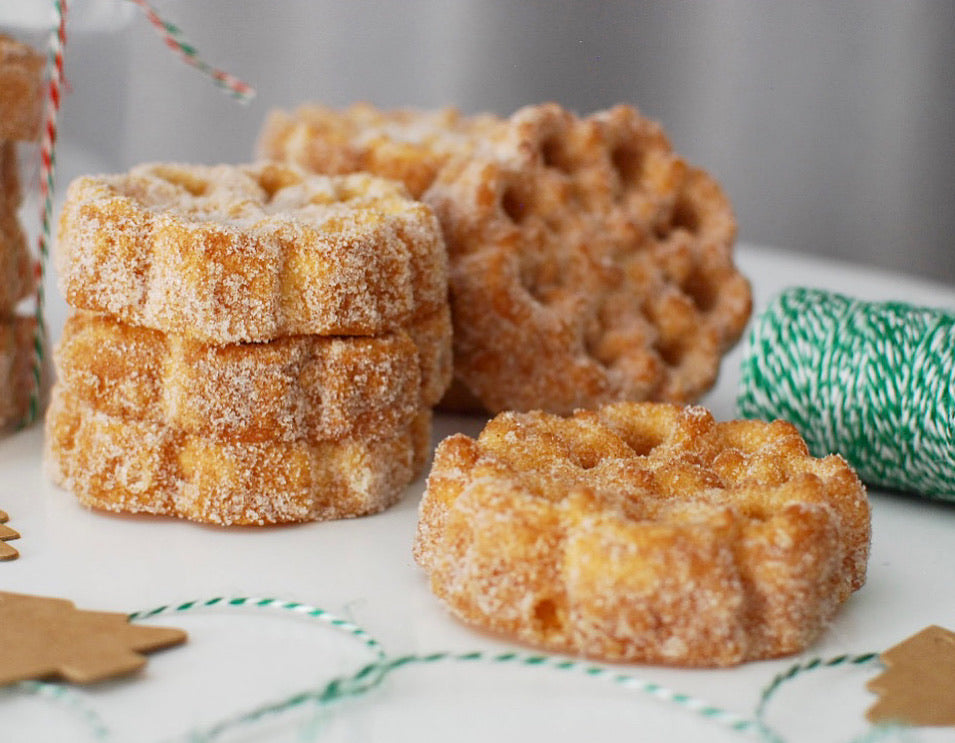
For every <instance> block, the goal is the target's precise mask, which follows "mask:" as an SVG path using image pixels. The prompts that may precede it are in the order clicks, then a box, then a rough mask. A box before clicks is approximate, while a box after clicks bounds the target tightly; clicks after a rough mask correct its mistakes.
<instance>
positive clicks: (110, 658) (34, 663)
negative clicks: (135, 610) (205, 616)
mask: <svg viewBox="0 0 955 743" xmlns="http://www.w3.org/2000/svg"><path fill="white" fill-rule="evenodd" d="M185 639H186V633H185V632H183V631H182V630H178V629H169V628H164V627H149V626H145V625H134V624H130V623H129V620H128V618H127V616H126V615H125V614H119V613H113V612H100V611H85V610H82V609H77V608H76V607H75V606H74V605H73V602H71V601H66V600H65V599H55V598H46V597H42V596H27V595H24V594H18V593H7V592H5V591H0V685H3V684H7V683H10V682H11V681H23V680H26V679H42V678H49V677H52V676H58V677H60V678H63V679H65V680H67V681H74V682H77V683H90V682H94V681H102V680H104V679H107V678H112V677H114V676H119V675H122V674H127V673H131V672H132V671H135V670H137V669H138V668H141V667H142V666H143V665H144V664H145V663H146V658H145V657H144V656H143V655H142V654H141V653H143V652H149V651H152V650H159V649H160V648H165V647H169V646H171V645H177V644H179V643H181V642H184V641H185Z"/></svg>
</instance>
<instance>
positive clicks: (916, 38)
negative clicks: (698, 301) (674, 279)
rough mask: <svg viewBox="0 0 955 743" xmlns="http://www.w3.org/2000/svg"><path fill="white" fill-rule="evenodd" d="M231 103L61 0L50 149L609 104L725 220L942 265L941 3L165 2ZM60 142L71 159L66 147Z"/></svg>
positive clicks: (111, 149) (221, 153) (951, 26)
mask: <svg viewBox="0 0 955 743" xmlns="http://www.w3.org/2000/svg"><path fill="white" fill-rule="evenodd" d="M4 1H6V0H4ZM155 6H156V7H157V8H158V9H159V10H160V12H161V13H162V14H163V15H165V16H166V17H167V18H168V19H169V20H172V21H174V22H176V23H177V24H178V25H179V26H180V27H181V28H182V29H183V31H184V33H185V34H186V36H187V37H188V38H189V39H190V40H191V41H192V42H193V43H194V44H195V46H196V47H197V48H198V49H199V50H200V51H201V53H202V55H203V56H204V57H205V58H206V59H207V60H208V61H209V62H211V63H213V64H215V65H218V66H221V67H223V68H225V69H228V70H229V71H230V72H233V73H235V74H236V75H238V76H240V77H242V78H244V79H246V80H248V81H249V82H250V83H252V84H254V85H255V86H256V88H257V89H258V97H257V98H256V100H255V101H254V102H253V103H252V104H251V105H250V106H247V107H246V106H241V105H238V104H236V103H235V102H234V101H232V100H230V99H229V98H227V97H226V96H224V95H222V94H221V93H219V92H218V91H217V90H216V89H214V88H213V87H212V86H211V85H210V84H209V83H208V81H207V80H206V79H205V78H204V77H203V76H202V75H200V74H199V73H198V72H196V71H195V70H194V69H192V68H190V67H188V66H186V65H184V64H182V63H181V62H180V61H178V60H177V59H176V58H175V57H174V55H173V54H171V53H170V52H169V51H168V50H167V49H166V48H165V46H164V45H163V44H162V42H161V41H160V40H159V37H158V36H157V35H156V34H155V33H154V32H153V30H152V28H151V27H150V26H149V25H148V23H147V21H146V19H145V18H144V17H143V16H142V14H141V13H140V12H139V11H138V10H136V9H135V8H134V7H133V6H131V5H129V4H127V3H125V2H122V0H76V1H75V2H74V3H73V4H72V8H73V10H72V17H71V28H72V29H73V31H72V36H71V39H70V46H68V49H67V62H66V64H67V75H68V78H69V82H70V85H71V93H70V94H69V96H68V98H67V100H66V103H65V106H64V111H63V118H62V127H63V140H64V142H65V143H66V146H65V149H64V152H65V154H64V159H65V166H64V172H65V175H63V177H64V178H68V177H70V176H71V175H72V172H71V170H77V169H84V168H90V167H95V168H103V169H106V170H116V169H125V168H127V167H129V166H130V165H132V164H134V163H136V162H140V161H145V160H155V159H160V160H181V161H196V162H210V163H211V162H217V161H223V162H240V161H245V160H249V159H251V157H252V153H253V144H254V141H255V138H256V135H257V132H258V130H259V127H260V126H261V123H262V120H263V118H264V116H265V113H266V112H267V110H268V109H269V108H271V107H274V106H281V107H293V106H295V105H296V104H298V103H299V102H302V101H305V100H313V101H321V102H325V103H330V104H334V105H343V104H347V103H349V102H352V101H354V100H359V99H361V100H368V101H372V102H374V103H376V104H378V105H380V106H385V107H389V106H401V105H416V106H441V105H447V104H452V105H456V106H458V107H459V108H461V109H463V110H465V111H468V112H471V111H478V110H492V111H496V112H499V113H502V114H506V113H510V112H511V111H513V110H514V109H515V108H518V107H520V106H521V105H524V104H526V103H530V102H539V101H543V100H556V101H559V102H561V103H563V104H565V105H567V106H569V107H571V108H574V109H576V110H577V111H579V112H581V113H586V112H589V111H591V110H594V109H598V108H604V107H607V106H610V105H612V104H614V103H617V102H621V101H622V102H629V103H633V104H635V105H636V106H637V107H638V108H640V109H641V110H642V111H643V112H644V113H645V114H647V115H649V116H651V117H653V118H655V119H657V120H659V121H661V122H662V123H663V125H664V126H665V127H666V129H667V131H668V132H669V134H670V136H671V139H672V141H673V143H674V145H675V147H676V149H677V150H678V151H679V152H681V153H683V154H684V155H686V156H687V157H688V158H689V159H690V160H691V161H693V162H694V163H696V164H699V165H702V166H703V167H705V168H706V169H708V170H710V171H711V172H712V173H713V174H714V175H715V176H716V177H717V178H718V179H719V180H720V181H721V182H722V183H723V184H724V186H725V187H726V190H727V191H728V193H729V195H730V197H731V198H732V200H733V202H734V205H735V208H736V211H737V216H738V219H739V223H740V239H741V240H743V241H745V242H748V243H755V244H763V245H770V246H774V247H781V248H786V249H792V250H800V251H810V252H813V253H819V254H824V255H828V256H833V257H838V258H844V259H848V260H852V261H857V262H862V263H866V264H870V265H877V266H882V267H886V268H888V269H892V270H901V271H904V272H908V273H912V274H918V275H922V276H928V277H931V278H934V279H937V280H941V281H945V282H953V281H955V254H953V250H952V246H953V241H952V237H951V235H952V233H953V228H955V215H953V210H952V209H951V201H952V193H953V187H955V140H953V129H955V85H953V83H952V77H953V75H952V68H953V62H955V3H952V2H922V1H916V0H913V1H910V2H901V1H900V2H886V1H885V0H868V1H863V0H853V1H850V2H822V1H809V2H781V1H780V2H767V1H765V0H764V1H756V0H748V1H744V0H721V1H719V2H707V3H703V2H667V3H663V2H659V3H646V2H629V3H623V2H559V1H556V0H551V1H545V0H529V1H528V0H523V1H518V0H513V1H505V0H446V1H444V2H439V1H438V0H348V1H347V2H346V1H343V0H165V1H164V2H163V1H157V2H155ZM71 157H72V159H70V158H71Z"/></svg>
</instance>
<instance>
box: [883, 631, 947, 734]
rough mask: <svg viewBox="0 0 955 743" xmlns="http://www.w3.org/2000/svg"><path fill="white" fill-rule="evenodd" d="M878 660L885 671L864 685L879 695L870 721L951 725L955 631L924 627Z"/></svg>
mask: <svg viewBox="0 0 955 743" xmlns="http://www.w3.org/2000/svg"><path fill="white" fill-rule="evenodd" d="M880 657H881V659H882V662H883V663H885V665H886V666H887V667H888V668H887V669H886V670H885V671H883V672H882V673H880V674H879V675H878V676H876V677H875V678H874V679H872V680H871V681H870V682H869V683H868V684H866V688H868V689H869V691H874V692H875V693H876V694H878V695H879V700H878V701H877V702H876V703H875V704H874V705H872V707H870V708H869V711H868V712H867V713H866V717H867V718H868V719H869V721H870V722H900V723H908V724H910V725H955V632H950V631H949V630H947V629H944V628H942V627H937V626H934V625H933V626H931V627H926V628H925V629H923V630H922V631H921V632H918V633H917V634H915V635H912V637H910V638H909V639H908V640H905V641H903V642H901V643H899V644H898V645H896V646H895V647H893V648H890V649H888V650H886V651H885V652H884V653H882V655H881V656H880Z"/></svg>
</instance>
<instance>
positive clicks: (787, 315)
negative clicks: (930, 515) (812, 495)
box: [737, 288, 955, 501]
mask: <svg viewBox="0 0 955 743" xmlns="http://www.w3.org/2000/svg"><path fill="white" fill-rule="evenodd" d="M953 385H955V314H953V313H949V312H945V311H942V310H938V309H932V308H927V307H915V306H912V305H909V304H904V303H901V302H866V301H862V300H858V299H853V298H850V297H846V296H843V295H841V294H837V293H833V292H827V291H823V290H819V289H806V288H792V289H788V290H786V291H784V292H783V293H782V294H780V295H779V296H778V297H777V298H776V299H775V300H774V301H773V302H771V303H770V305H769V307H768V308H767V309H766V311H765V312H763V313H762V314H761V315H760V316H759V317H758V318H757V319H756V320H755V323H754V326H753V328H752V330H751V331H750V334H749V337H748V341H747V347H746V351H745V355H744V359H743V364H742V373H741V379H740V388H739V394H738V398H737V408H738V411H739V414H740V415H741V416H742V417H746V418H761V419H765V420H772V419H774V418H781V419H783V420H787V421H789V422H790V423H792V424H793V425H795V426H796V428H798V429H799V431H800V433H801V434H802V435H803V437H804V438H805V439H806V443H807V444H808V446H809V449H810V451H811V452H812V453H813V455H815V456H825V455H827V454H830V453H833V452H836V453H839V454H841V455H842V456H843V457H845V459H846V460H847V461H848V462H849V464H851V465H852V466H853V467H854V468H855V469H856V471H857V472H858V474H859V477H860V478H862V480H863V481H865V482H866V483H868V484H870V485H873V486H879V487H885V488H891V489H897V490H904V491H910V492H914V493H918V494H920V495H923V496H926V497H930V498H937V499H942V500H949V501H955V395H953V389H952V388H953Z"/></svg>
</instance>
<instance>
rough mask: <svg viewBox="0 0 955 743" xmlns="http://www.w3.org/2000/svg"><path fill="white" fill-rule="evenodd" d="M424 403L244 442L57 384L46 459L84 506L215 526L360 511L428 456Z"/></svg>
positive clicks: (380, 502) (392, 493)
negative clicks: (400, 412)
mask: <svg viewBox="0 0 955 743" xmlns="http://www.w3.org/2000/svg"><path fill="white" fill-rule="evenodd" d="M430 430H431V412H430V410H427V409H424V410H421V411H419V412H418V414H417V415H416V416H415V417H414V419H413V420H412V421H411V422H410V423H409V424H408V425H407V426H405V427H404V428H402V429H400V430H398V431H397V432H396V433H395V434H394V435H391V436H387V437H384V438H380V439H370V440H364V439H361V438H344V439H336V440H324V441H308V440H304V439H300V440H296V441H290V442H282V441H250V442H243V441H237V440H230V439H217V438H212V437H203V436H197V435H192V434H187V433H185V432H183V431H182V430H179V429H176V428H172V427H168V426H165V425H163V424H162V423H156V422H154V421H149V420H146V419H136V418H124V417H119V416H113V415H109V414H107V413H104V412H101V411H99V410H96V409H94V408H92V407H90V406H89V405H88V404H87V403H85V402H83V401H81V400H80V399H79V398H78V397H77V396H76V395H74V394H73V393H72V391H71V390H69V389H68V388H65V387H63V386H62V385H58V386H56V387H55V388H54V390H53V393H52V396H51V401H50V407H49V410H48V412H47V417H46V439H45V447H46V450H45V458H44V464H45V466H46V468H47V471H48V473H49V475H50V477H51V478H52V479H53V480H54V482H56V483H58V484H59V485H61V486H63V487H64V488H66V489H68V490H70V491H72V492H73V493H74V494H75V495H76V496H77V498H78V499H79V500H80V501H81V502H82V503H83V504H85V505H87V506H91V507H94V508H99V509H103V510H109V511H123V512H129V513H149V514H160V515H167V516H178V517H181V518H186V519H191V520H193V521H200V522H205V523H213V524H221V525H241V524H254V525H262V524H278V523H287V522H299V521H314V520H327V519H339V518H347V517H353V516H362V515H366V514H370V513H375V512H378V511H381V510H383V509H385V508H387V507H388V506H390V505H392V504H393V503H394V502H396V501H397V500H398V499H399V498H400V497H401V495H402V493H403V492H404V490H405V488H406V487H407V486H408V484H409V483H410V482H411V481H412V480H413V479H414V477H415V476H416V474H417V471H418V470H420V468H421V467H422V466H423V463H424V461H425V460H426V458H427V453H428V447H429V443H430Z"/></svg>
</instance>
